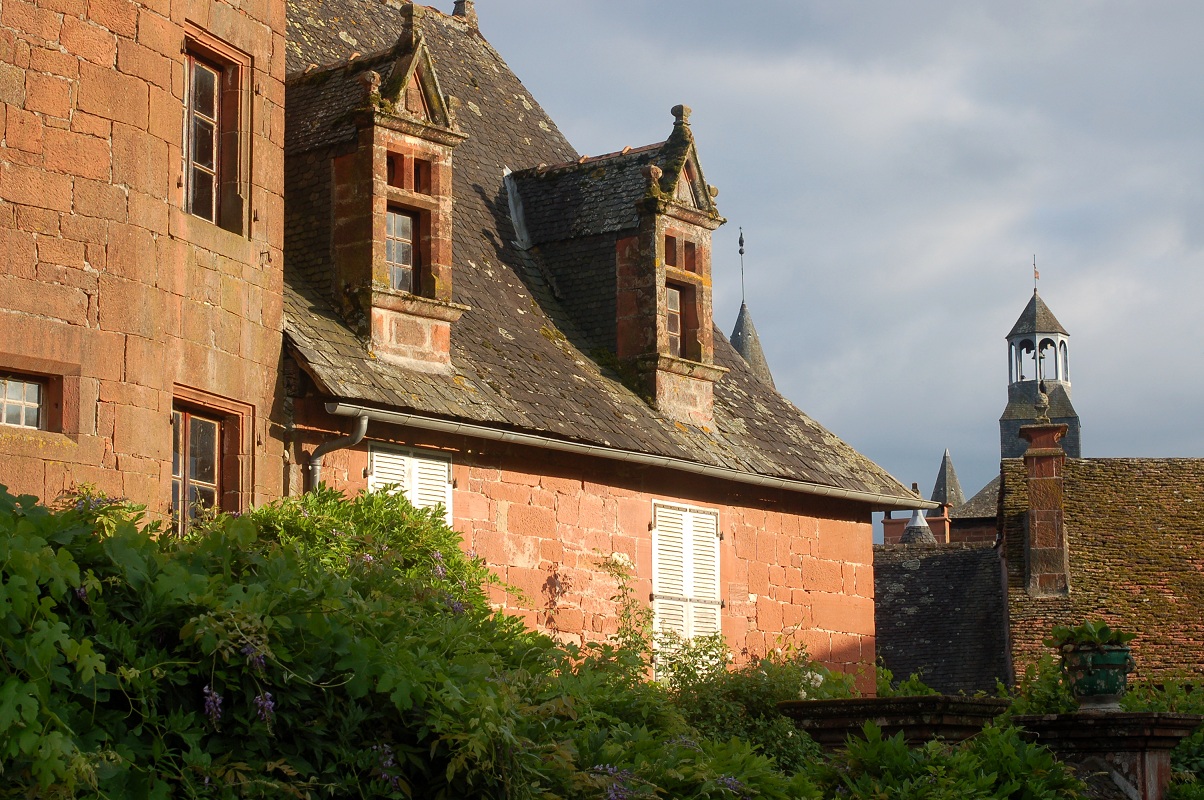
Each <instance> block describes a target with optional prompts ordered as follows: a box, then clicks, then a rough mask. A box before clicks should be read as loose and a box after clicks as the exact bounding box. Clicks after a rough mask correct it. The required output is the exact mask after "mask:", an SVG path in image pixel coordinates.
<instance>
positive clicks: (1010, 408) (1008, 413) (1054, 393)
mask: <svg viewBox="0 0 1204 800" xmlns="http://www.w3.org/2000/svg"><path fill="white" fill-rule="evenodd" d="M1037 388H1038V382H1037V381H1021V382H1020V383H1014V384H1012V385H1011V386H1009V387H1008V404H1007V405H1006V406H1005V407H1004V409H1003V414H1001V415H1000V417H999V419H1000V420H1005V419H1020V420H1035V419H1036V418H1037V411H1036V403H1037ZM1045 396H1046V397H1048V398H1049V412H1048V413H1049V418H1050V419H1053V420H1067V419H1070V418H1072V417H1077V416H1078V415H1079V414H1078V412H1077V411H1075V410H1074V404H1073V403H1072V402H1071V401H1070V393H1069V392H1067V391H1066V386H1065V384H1063V383H1060V382H1058V381H1045Z"/></svg>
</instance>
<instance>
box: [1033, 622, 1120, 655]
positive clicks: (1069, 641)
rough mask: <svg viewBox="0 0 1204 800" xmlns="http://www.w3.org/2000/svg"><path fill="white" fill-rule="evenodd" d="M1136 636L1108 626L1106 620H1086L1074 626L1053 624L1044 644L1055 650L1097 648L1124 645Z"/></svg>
mask: <svg viewBox="0 0 1204 800" xmlns="http://www.w3.org/2000/svg"><path fill="white" fill-rule="evenodd" d="M1136 638H1137V634H1135V633H1125V632H1123V631H1118V630H1114V629H1113V628H1110V627H1108V624H1107V623H1106V622H1098V621H1093V620H1088V621H1086V622H1084V623H1083V624H1082V625H1075V626H1074V627H1070V626H1067V625H1055V626H1054V628H1053V631H1052V632H1051V634H1050V637H1049V638H1048V639H1046V640H1045V642H1044V644H1045V646H1046V647H1052V648H1054V649H1055V650H1066V649H1068V648H1077V649H1095V650H1099V649H1101V648H1104V647H1124V646H1126V645H1128V643H1129V642H1131V641H1133V640H1134V639H1136Z"/></svg>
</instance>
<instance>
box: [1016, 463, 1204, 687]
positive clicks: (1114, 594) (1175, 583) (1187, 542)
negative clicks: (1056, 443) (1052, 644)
mask: <svg viewBox="0 0 1204 800" xmlns="http://www.w3.org/2000/svg"><path fill="white" fill-rule="evenodd" d="M1001 473H1002V480H1003V505H1002V511H1003V530H1004V547H1005V552H1006V554H1007V560H1008V585H1009V590H1008V593H1009V614H1010V617H1011V620H1012V633H1011V635H1012V642H1013V655H1014V658H1015V662H1016V664H1017V669H1019V668H1020V667H1021V666H1022V665H1023V664H1025V663H1028V662H1030V661H1035V660H1036V659H1037V658H1038V657H1039V656H1040V655H1041V654H1042V653H1045V652H1048V649H1047V648H1045V647H1044V646H1043V645H1042V639H1043V638H1044V637H1046V636H1047V635H1048V633H1049V630H1050V629H1051V628H1052V627H1053V626H1054V625H1055V624H1058V625H1077V624H1079V623H1081V622H1084V621H1085V620H1087V619H1104V620H1107V621H1108V622H1109V624H1112V625H1114V626H1115V627H1120V628H1123V629H1124V630H1127V631H1130V632H1133V633H1136V634H1137V638H1136V639H1135V640H1134V641H1133V643H1132V647H1133V656H1134V659H1135V660H1136V662H1137V670H1138V675H1140V676H1143V677H1158V676H1167V675H1173V674H1174V673H1175V672H1176V670H1179V669H1184V670H1187V671H1189V672H1192V673H1194V680H1196V681H1198V680H1199V676H1201V675H1204V459H1200V458H1091V459H1077V458H1068V459H1066V462H1065V464H1064V465H1063V468H1062V476H1063V486H1062V499H1063V508H1064V522H1063V529H1064V531H1065V535H1066V542H1067V551H1068V554H1069V557H1070V558H1069V564H1070V594H1069V596H1066V597H1041V598H1032V597H1029V595H1028V593H1027V592H1026V591H1025V586H1024V527H1025V517H1026V512H1027V511H1028V502H1029V494H1028V482H1027V474H1026V471H1025V466H1024V462H1023V461H1022V460H1021V459H1005V460H1004V462H1003V467H1002V470H1001Z"/></svg>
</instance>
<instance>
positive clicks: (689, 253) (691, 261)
mask: <svg viewBox="0 0 1204 800" xmlns="http://www.w3.org/2000/svg"><path fill="white" fill-rule="evenodd" d="M685 251H686V259H685V260H686V263H685V268H686V270H687V271H689V272H697V271H698V256H697V255H696V253H695V249H694V243H693V242H686V246H685Z"/></svg>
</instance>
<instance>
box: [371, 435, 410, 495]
mask: <svg viewBox="0 0 1204 800" xmlns="http://www.w3.org/2000/svg"><path fill="white" fill-rule="evenodd" d="M368 461H369V464H368V491H370V492H377V491H380V490H381V489H384V488H385V487H386V486H393V485H394V484H396V486H397V487H398V488H399V489H400V490H401V491H406V490H407V489H409V487H410V460H409V458H407V457H406V454H405V453H399V452H397V451H396V450H382V449H380V448H377V447H373V448H371V449H370V450H369V451H368ZM395 491H396V490H395ZM407 496H408V495H407Z"/></svg>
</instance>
